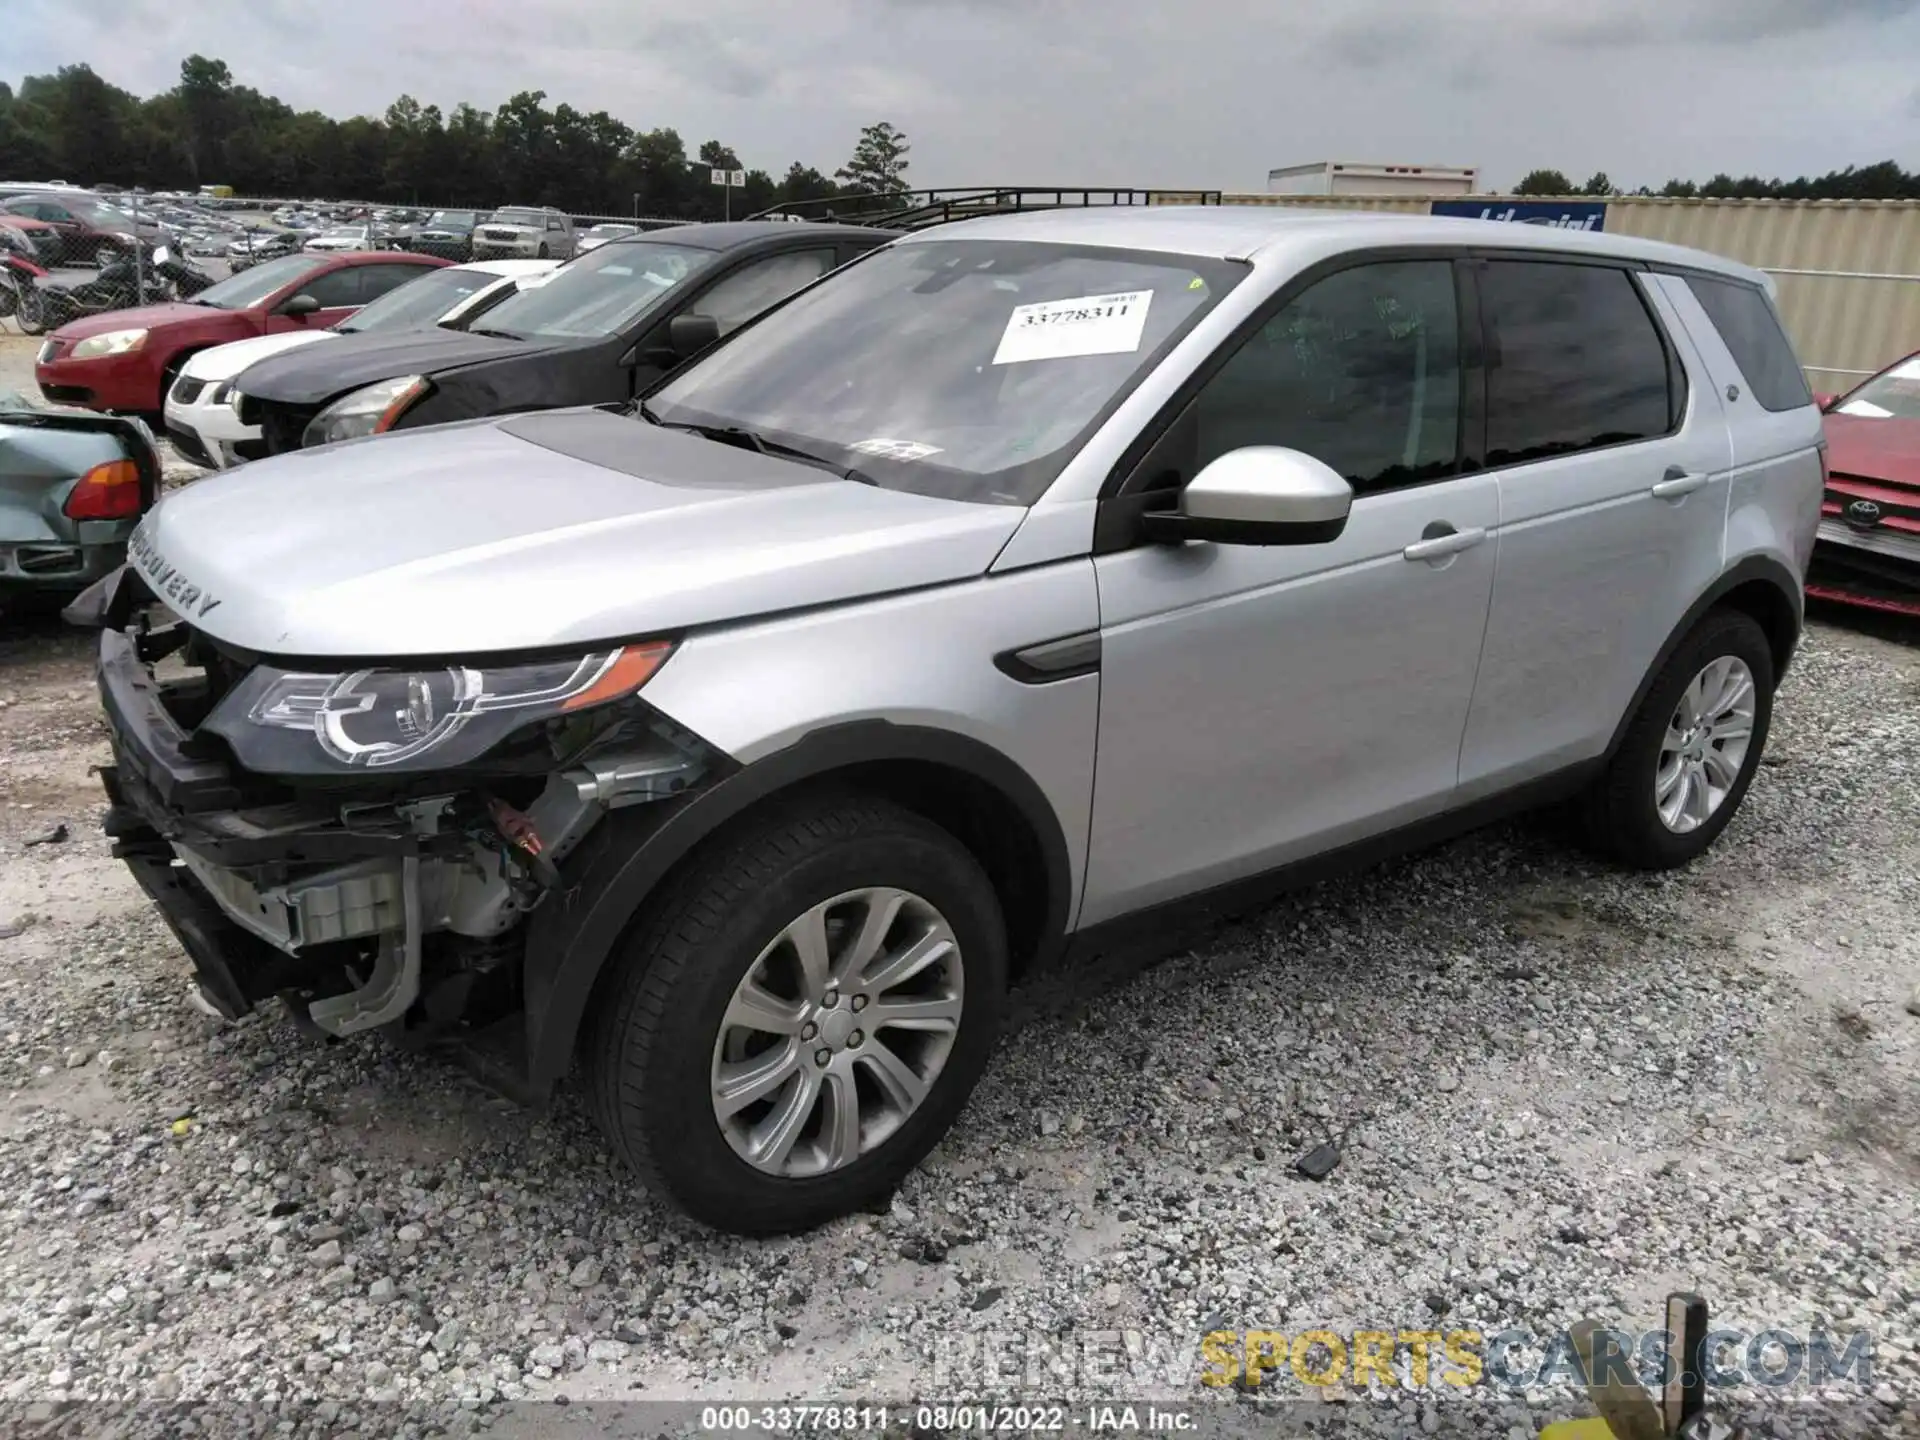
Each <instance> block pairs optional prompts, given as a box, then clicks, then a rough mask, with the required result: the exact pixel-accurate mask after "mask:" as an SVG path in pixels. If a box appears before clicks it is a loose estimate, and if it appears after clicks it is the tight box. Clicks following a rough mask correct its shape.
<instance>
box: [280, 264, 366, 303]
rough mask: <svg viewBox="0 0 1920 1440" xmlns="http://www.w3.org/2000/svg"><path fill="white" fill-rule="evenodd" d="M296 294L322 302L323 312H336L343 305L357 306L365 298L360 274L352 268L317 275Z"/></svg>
mask: <svg viewBox="0 0 1920 1440" xmlns="http://www.w3.org/2000/svg"><path fill="white" fill-rule="evenodd" d="M296 293H298V294H301V295H311V296H312V297H313V298H314V299H316V300H318V301H319V302H320V308H321V309H322V310H336V309H338V308H339V307H341V306H342V305H355V306H357V305H359V304H360V302H361V300H362V299H363V298H364V297H363V296H362V294H361V292H360V275H359V272H358V271H357V270H354V269H351V268H348V269H341V270H329V271H327V273H326V274H324V275H315V276H314V277H313V278H312V279H311V280H309V281H307V283H306V284H304V285H302V286H301V287H300V289H299V290H298V291H297V292H296Z"/></svg>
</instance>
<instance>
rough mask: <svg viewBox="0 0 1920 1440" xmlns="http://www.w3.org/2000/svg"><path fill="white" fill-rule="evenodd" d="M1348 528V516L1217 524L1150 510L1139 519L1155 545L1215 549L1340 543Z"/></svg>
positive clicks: (1215, 521)
mask: <svg viewBox="0 0 1920 1440" xmlns="http://www.w3.org/2000/svg"><path fill="white" fill-rule="evenodd" d="M1346 528H1347V517H1346V516H1345V515H1342V516H1340V517H1339V518H1338V519H1335V520H1302V521H1287V520H1218V519H1213V518H1210V517H1207V516H1201V515H1183V514H1181V513H1180V512H1179V511H1177V510H1149V511H1147V512H1145V513H1144V514H1142V515H1141V517H1140V533H1141V534H1142V535H1143V536H1145V537H1146V538H1147V539H1148V540H1151V541H1152V542H1153V543H1154V544H1156V545H1181V544H1184V543H1186V542H1187V541H1189V540H1208V541H1211V542H1213V543H1214V544H1216V545H1325V544H1326V543H1327V542H1328V541H1330V540H1338V539H1339V538H1340V536H1341V533H1342V532H1343V531H1345V530H1346Z"/></svg>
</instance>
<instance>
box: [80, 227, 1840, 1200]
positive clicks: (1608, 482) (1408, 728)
mask: <svg viewBox="0 0 1920 1440" xmlns="http://www.w3.org/2000/svg"><path fill="white" fill-rule="evenodd" d="M611 248H614V249H618V248H620V247H618V246H616V247H611ZM602 253H606V252H602ZM556 283H558V282H556ZM1702 295H1709V296H1711V297H1712V303H1711V304H1707V305H1703V304H1702V301H1701V296H1702ZM502 313H504V312H502ZM1719 316H1728V317H1731V318H1730V319H1729V320H1728V321H1727V322H1725V323H1724V324H1718V323H1716V320H1715V319H1714V318H1710V317H1719ZM683 318H686V317H683ZM680 323H681V322H680V321H679V320H676V321H675V324H676V325H678V324H680ZM684 328H685V330H686V332H687V333H686V336H685V338H686V340H687V342H688V349H687V351H686V353H689V354H694V356H695V358H693V359H692V360H690V361H689V363H687V364H686V365H685V366H683V367H681V368H680V369H678V370H676V371H674V372H673V373H672V374H670V375H669V376H668V378H666V379H665V380H664V381H662V382H661V383H660V384H658V385H656V386H655V387H653V388H652V389H651V390H650V391H649V392H648V393H647V394H646V395H644V396H643V397H642V398H641V400H640V402H639V403H638V404H637V405H633V406H629V407H624V408H621V407H605V408H597V409H588V408H581V409H575V410H549V411H545V412H536V413H530V414H518V415H506V416H500V417H496V418H489V419H471V420H466V421H464V422H461V423H458V424H453V425H446V426H438V427H428V428H423V429H420V430H417V431H403V432H398V433H393V434H388V435H375V436H372V437H369V438H366V439H364V440H358V441H350V442H347V443H345V444H342V445H336V446H333V447H329V448H323V449H319V450H308V451H302V452H300V453H299V454H297V455H289V456H285V457H282V458H277V459H273V460H269V461H265V462H262V463H260V464H258V465H255V466H252V467H249V473H247V474H245V475H244V476H241V477H237V478H232V477H226V476H220V477H215V478H214V479H211V480H206V481H203V482H201V483H199V484H197V485H195V486H193V487H191V488H189V489H186V490H182V491H177V492H175V493H173V494H170V495H169V496H167V497H166V498H165V499H164V500H162V501H161V503H160V505H159V506H158V508H157V509H155V510H154V511H153V512H152V513H151V514H150V515H149V516H148V517H147V519H146V521H145V522H144V523H143V525H142V527H141V529H140V531H139V532H138V533H137V534H136V535H135V537H134V539H133V541H132V542H131V544H130V547H129V549H130V553H131V555H132V556H133V561H132V564H131V566H130V567H129V569H128V570H126V571H123V572H121V573H120V574H119V575H118V576H116V577H115V578H113V579H112V580H109V581H105V582H102V584H101V585H100V586H99V587H96V589H95V590H94V591H93V592H90V593H89V595H88V596H86V597H83V599H82V601H81V602H79V605H78V606H77V607H76V612H70V613H75V618H91V619H93V620H95V621H96V622H97V623H100V624H101V625H102V626H103V634H102V636H101V651H100V685H101V690H102V694H103V696H104V700H105V706H106V713H107V718H108V722H109V726H110V729H111V733H112V737H113V748H114V757H115V762H114V764H113V765H112V766H111V767H109V768H107V769H106V770H105V771H104V772H103V777H104V779H105V783H106V788H107V793H108V795H109V797H110V798H111V800H112V808H111V810H110V811H109V815H108V826H109V829H110V830H111V831H112V833H113V834H114V835H115V836H116V837H117V838H118V846H117V852H116V853H118V854H119V855H121V856H122V858H124V859H125V861H126V862H127V864H128V865H129V867H130V868H131V869H132V870H133V873H134V875H135V876H136V878H138V880H139V881H140V883H141V884H142V885H143V886H145V887H146V889H147V890H148V892H149V893H150V894H151V895H152V896H153V897H154V899H155V901H156V902H157V904H158V905H159V906H160V908H161V910H162V912H163V913H164V914H166V915H167V916H168V917H169V919H170V920H171V921H172V922H173V925H174V928H175V931H176V933H177V934H179V936H180V937H181V941H182V944H183V946H184V948H185V950H186V952H187V954H188V956H189V957H190V958H191V961H192V963H193V966H194V968H195V970H196V971H197V973H198V977H199V983H200V986H201V989H202V992H203V994H205V995H206V996H207V997H208V999H209V1001H210V1003H212V1004H213V1005H215V1006H216V1007H217V1008H220V1009H222V1010H223V1011H225V1012H226V1013H228V1014H239V1013H242V1012H244V1011H245V1010H246V1009H248V1008H250V1007H251V1006H253V1005H255V1004H257V1003H259V1002H261V1001H262V1000H265V999H268V998H271V997H274V996H285V997H291V999H292V1002H293V1003H294V1004H295V1005H297V1006H298V1007H300V1009H301V1011H302V1012H303V1018H305V1019H307V1020H309V1021H311V1022H312V1023H313V1024H314V1025H317V1026H318V1027H319V1028H321V1029H322V1030H325V1031H329V1032H332V1033H334V1034H350V1033H354V1032H359V1031H366V1030H371V1029H376V1028H385V1029H387V1030H389V1031H391V1032H394V1033H396V1034H401V1035H405V1036H407V1037H409V1038H410V1039H424V1038H430V1037H439V1038H441V1039H443V1040H445V1041H446V1042H448V1043H449V1044H451V1045H453V1046H455V1047H456V1048H457V1049H458V1051H459V1053H461V1054H463V1055H465V1056H466V1057H468V1058H469V1059H470V1060H471V1061H472V1062H473V1063H474V1064H475V1065H476V1066H477V1067H478V1068H479V1069H480V1070H481V1071H482V1073H483V1074H485V1075H486V1076H487V1077H488V1078H490V1079H491V1080H492V1081H493V1082H494V1083H496V1084H499V1085H501V1086H502V1087H503V1088H505V1089H507V1090H508V1091H509V1092H510V1093H513V1094H516V1095H520V1096H522V1097H525V1098H530V1099H538V1098H540V1097H542V1096H544V1095H546V1094H547V1093H548V1092H549V1090H550V1089H551V1087H552V1086H553V1085H554V1084H555V1082H556V1081H557V1080H558V1079H559V1078H560V1077H561V1076H563V1075H564V1074H566V1073H567V1071H568V1070H569V1069H570V1068H571V1067H572V1066H573V1065H574V1064H575V1062H576V1059H577V1060H578V1061H579V1062H580V1064H581V1066H582V1069H583V1072H584V1077H585V1094H586V1097H587V1100H588V1103H589V1105H590V1107H591V1108H592V1110H593V1111H594V1113H595V1115H596V1117H597V1118H598V1120H599V1122H600V1124H601V1125H602V1126H603V1127H604V1129H605V1131H606V1133H607V1135H608V1137H609V1139H610V1141H611V1143H612V1144H613V1146H614V1148H615V1149H616V1150H617V1151H618V1152H619V1153H620V1154H621V1155H622V1156H623V1157H625V1158H626V1159H627V1160H628V1161H630V1162H631V1163H632V1165H633V1166H634V1167H635V1168H636V1169H637V1170H638V1171H639V1173H640V1174H642V1175H643V1176H645V1177H646V1178H647V1179H648V1180H649V1181H650V1182H652V1183H653V1184H654V1185H655V1186H657V1187H658V1188H659V1189H660V1190H661V1191H662V1192H663V1193H665V1194H666V1195H668V1196H670V1197H671V1198H672V1199H673V1200H675V1201H676V1202H678V1203H679V1204H680V1205H682V1206H683V1207H685V1208H686V1209H687V1210H688V1211H690V1212H692V1213H693V1214H695V1215H697V1216H699V1217H700V1218H702V1219H704V1220H706V1221H708V1222H710V1223H712V1224H715V1225H720V1226H726V1227H728V1228H732V1229H737V1230H743V1231H767V1230H782V1229H792V1228H796V1227H802V1226H807V1225H812V1224H815V1223H817V1222H819V1221H822V1220H825V1219H827V1218H829V1217H832V1216H835V1215H840V1214H843V1213H846V1212H848V1211H850V1210H853V1209H855V1208H857V1207H859V1206H862V1205H866V1204H871V1203H873V1202H875V1201H876V1200H877V1199H879V1198H880V1197H882V1196H884V1195H885V1193H886V1192H887V1191H888V1189H889V1188H890V1187H891V1186H893V1185H894V1184H895V1183H896V1182H897V1181H898V1180H899V1179H900V1177H901V1176H902V1175H903V1174H904V1173H905V1172H906V1171H907V1170H908V1169H909V1168H910V1167H912V1166H913V1165H914V1164H916V1163H917V1162H918V1161H919V1159H920V1158H921V1156H923V1155H925V1154H926V1153H927V1151H928V1150H929V1149H931V1148H932V1146H933V1145H934V1144H935V1143H937V1142H938V1140H939V1138H940V1136H941V1134H942V1133H943V1132H944V1131H945V1130H946V1128H947V1126H948V1125H950V1124H951V1123H952V1122H953V1120H954V1118H955V1117H956V1116H957V1115H958V1114H959V1113H960V1110H961V1107H962V1106H963V1105H964V1104H965V1102H966V1098H967V1095H968V1092H969V1091H970V1090H971V1089H972V1088H973V1085H974V1082H975V1081H976V1080H977V1079H978V1078H979V1076H980V1073H981V1071H982V1069H983V1068H984V1067H985V1066H986V1064H987V1061H988V1057H989V1055H990V1053H991V1050H992V1046H993V1041H994V1037H995V1034H996V1031H997V1028H998V1024H999V1019H1000V1016H1001V1014H1002V1011H1003V1006H1004V997H1005V994H1006V990H1007V986H1008V985H1009V983H1011V982H1013V981H1016V980H1019V979H1021V978H1023V977H1026V976H1030V975H1032V974H1034V973H1035V972H1036V971H1037V970H1038V969H1039V968H1040V967H1042V966H1045V965H1049V964H1052V963H1055V962H1058V961H1060V960H1062V959H1065V958H1071V957H1072V956H1074V955H1076V954H1080V955H1084V954H1088V953H1092V952H1098V951H1100V950H1102V949H1103V948H1106V947H1110V946H1114V945H1117V944H1122V943H1132V942H1133V941H1135V940H1136V939H1137V937H1138V936H1139V935H1140V934H1141V933H1143V931H1144V930H1145V928H1146V927H1147V926H1148V923H1149V921H1150V920H1153V919H1155V918H1156V917H1160V916H1163V915H1164V914H1166V913H1168V912H1170V911H1173V910H1176V909H1179V910H1183V911H1187V912H1189V913H1190V912H1192V911H1194V910H1198V911H1201V912H1209V911H1210V912H1214V913H1218V912H1219V911H1221V910H1223V909H1232V908H1236V907H1238V908H1245V907H1246V906H1248V905H1250V904H1252V903H1254V902H1255V901H1257V900H1258V899H1260V898H1261V897H1263V896H1266V895H1270V894H1272V893H1273V892H1274V891H1275V890H1276V889H1278V888H1280V887H1283V886H1285V885H1288V884H1298V883H1300V882H1301V881H1303V880H1305V879H1309V878H1311V877H1314V876H1317V875H1321V874H1324V873H1326V872H1327V871H1328V870H1329V869H1331V868H1335V867H1338V866H1349V865H1356V864H1362V863H1366V862H1369V861H1371V860H1374V859H1376V858H1378V857H1379V856H1381V855H1382V854H1384V853H1386V852H1388V851H1390V850H1394V849H1400V848H1405V847H1407V846H1410V845H1416V844H1422V843H1427V842H1430V841H1432V840H1433V839H1435V838H1436V837H1439V836H1442V835H1445V834H1448V833H1450V832H1454V831H1458V830H1460V829H1463V828H1465V827H1467V826H1470V825H1473V824H1475V823H1478V822H1480V821H1482V820H1484V819H1485V818H1487V817H1488V816H1490V815H1493V814H1497V813H1500V812H1503V811H1509V810H1512V809H1515V808H1518V807H1521V806H1525V805H1530V804H1537V803H1539V802H1542V801H1544V800H1548V799H1554V798H1561V797H1578V798H1579V800H1580V801H1581V803H1582V805H1583V807H1584V810H1585V813H1586V817H1587V820H1588V822H1589V826H1590V830H1591V835H1592V838H1593V840H1594V842H1595V843H1596V844H1597V845H1598V846H1599V847H1600V848H1601V849H1602V850H1603V851H1604V852H1605V853H1607V854H1608V855H1610V856H1612V857H1614V858H1615V859H1616V860H1618V861H1619V862H1621V863H1624V864H1627V865H1633V866H1642V867H1652V868H1664V867H1671V866H1677V865H1683V864H1685V863H1686V862H1688V861H1690V860H1692V859H1693V858H1694V857H1696V856H1698V855H1700V854H1701V853H1702V852H1703V851H1704V850H1705V849H1706V848H1707V846H1708V845H1710V844H1711V843H1712V842H1713V840H1714V838H1715V837H1716V836H1717V835H1718V834H1719V833H1720V831H1721V830H1722V828H1723V827H1725V826H1726V824H1727V823H1728V821H1729V820H1730V819H1732V817H1733V815H1734V813H1735V811H1736V810H1737V809H1738V807H1739V805H1740V800H1741V797H1742V795H1744V794H1745V792H1746V789H1747V786H1748V784H1749V783H1750V782H1751V781H1752V779H1753V777H1754V775H1755V773H1756V768H1757V766H1758V765H1759V762H1760V754H1761V749H1762V747H1763V746H1764V745H1765V743H1766V738H1767V727H1768V722H1769V720H1770V718H1771V715H1772V708H1773V702H1774V690H1775V686H1776V685H1777V684H1778V683H1779V679H1780V676H1781V673H1782V672H1783V671H1784V669H1785V668H1786V666H1787V663H1788V660H1789V658H1790V657H1791V656H1792V654H1793V650H1794V645H1795V642H1796V641H1797V639H1798V638H1799V634H1800V626H1801V594H1802V590H1801V586H1802V579H1803V576H1804V574H1805V570H1806V565H1807V560H1808V557H1809V554H1810V552H1811V549H1812V546H1813V538H1814V532H1815V529H1816V527H1817V525H1818V521H1819V512H1820V494H1821V486H1822V448H1821V447H1822V443H1823V442H1822V439H1821V417H1820V414H1819V412H1818V410H1816V409H1815V407H1814V405H1813V403H1812V397H1811V395H1810V394H1809V393H1808V391H1807V387H1806V383H1805V381H1804V379H1803V378H1802V377H1801V374H1800V371H1799V368H1798V367H1797V365H1796V364H1795V363H1794V360H1793V355H1792V351H1791V349H1790V347H1789V346H1788V344H1787V340H1786V338H1785V336H1784V334H1783V333H1782V331H1781V328H1780V325H1779V322H1778V320H1777V318H1776V316H1775V313H1774V310H1773V307H1772V305H1771V303H1770V301H1769V299H1768V295H1767V292H1766V290H1765V288H1764V282H1763V280H1762V277H1761V276H1760V275H1759V274H1758V273H1756V272H1754V271H1752V270H1748V269H1746V268H1744V267H1742V266H1739V265H1735V264H1732V263H1730V262H1728V261H1725V260H1720V259H1716V258H1714V257H1712V256H1709V255H1704V254H1701V253H1699V252H1697V251H1691V250H1683V249H1679V248H1676V247H1673V246H1667V245H1660V244H1654V243H1651V242H1648V241H1643V240H1636V239H1629V238H1624V237H1619V236H1613V235H1593V234H1583V233H1572V232H1566V231H1559V230H1547V229H1537V228H1533V227H1529V226H1521V225H1505V224H1499V223H1494V222H1480V221H1469V220H1451V219H1437V218H1428V217H1406V216H1391V215H1372V216H1368V215H1331V214H1329V215H1294V214H1288V213H1285V212H1275V211H1270V210H1256V209H1247V210H1237V209H1193V210H1187V209H1171V208H1169V209H1151V210H1148V209H1141V210H1126V211H1119V210H1115V211H1106V212H1100V211H1091V210H1089V211H1072V212H1053V213H1038V214H1026V215H1012V216H1000V217H994V218H983V219H978V220H970V221H966V222H963V223H959V224H955V225H951V226H943V227H939V228H936V229H932V230H927V231H922V232H918V233H915V234H912V235H909V236H906V237H904V238H902V239H900V240H899V241H897V242H895V243H893V244H891V245H888V246H886V247H884V248H881V249H877V250H874V251H872V252H871V253H869V254H867V255H865V256H863V257H862V258H860V259H858V260H855V261H853V262H852V263H850V264H848V265H846V266H845V267H843V268H842V269H840V270H839V271H837V272H835V273H833V274H830V275H828V276H827V277H826V278H824V279H822V280H820V281H819V282H818V283H816V284H813V285H811V286H809V287H807V288H806V289H803V290H801V291H800V292H799V293H798V294H797V295H796V296H794V297H793V298H792V299H790V300H787V301H786V302H785V303H783V304H781V305H778V306H776V307H775V308H773V309H772V310H770V311H767V312H766V313H764V314H762V315H760V316H759V318H757V319H755V320H753V321H751V322H749V323H748V324H746V325H744V326H742V327H741V328H740V329H739V330H737V331H736V332H734V334H733V335H732V336H731V337H729V338H728V339H726V340H724V341H722V342H720V343H719V344H717V345H715V344H713V343H712V341H713V330H714V328H715V327H714V325H713V322H712V320H711V319H710V318H707V319H705V320H704V323H702V320H701V317H692V318H690V319H688V320H687V324H686V325H685V326H684ZM502 343H511V342H505V341H503V342H502ZM702 346H705V347H706V348H705V349H704V352H703V353H696V352H699V351H701V347H702ZM555 363H556V364H557V363H559V362H558V361H555ZM156 597H157V599H158V600H159V601H160V602H163V605H164V609H163V610H162V611H161V613H160V621H161V623H159V624H157V625H151V626H147V625H143V624H141V623H140V622H141V621H142V620H143V619H146V618H149V616H148V615H147V614H146V613H144V612H143V611H142V608H141V607H143V606H147V605H148V604H149V603H150V602H151V601H152V600H153V599H155V598H156ZM162 660H166V661H167V662H168V664H167V669H166V671H163V672H161V673H159V674H156V671H155V669H154V668H153V667H154V666H155V665H156V664H158V663H159V662H161V661H162ZM182 667H184V668H182ZM175 676H179V677H180V678H175Z"/></svg>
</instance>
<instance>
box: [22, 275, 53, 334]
mask: <svg viewBox="0 0 1920 1440" xmlns="http://www.w3.org/2000/svg"><path fill="white" fill-rule="evenodd" d="M14 318H15V319H16V320H18V321H19V323H20V333H21V334H23V335H40V334H44V333H45V332H46V329H47V321H48V318H49V317H48V314H47V302H46V298H45V297H44V296H42V295H41V293H40V288H39V287H38V286H37V285H34V284H32V283H31V282H29V283H28V284H27V285H26V286H24V287H23V288H22V289H21V291H20V308H19V311H18V313H17V314H16V315H15V317H14Z"/></svg>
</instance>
